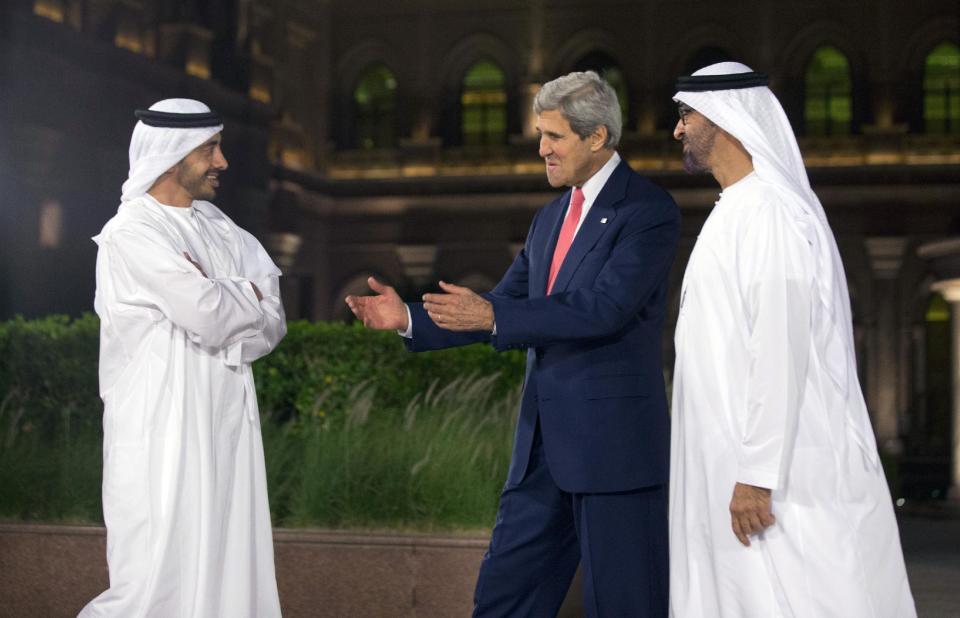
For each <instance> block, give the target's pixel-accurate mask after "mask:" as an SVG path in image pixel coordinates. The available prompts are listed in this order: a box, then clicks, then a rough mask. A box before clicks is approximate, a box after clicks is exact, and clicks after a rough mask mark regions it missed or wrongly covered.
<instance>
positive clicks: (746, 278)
mask: <svg viewBox="0 0 960 618" xmlns="http://www.w3.org/2000/svg"><path fill="white" fill-rule="evenodd" d="M801 215H802V213H798V212H797V209H796V208H795V207H794V206H791V205H790V202H789V200H785V199H784V196H783V193H781V192H780V191H779V190H778V189H777V188H776V187H775V186H774V185H772V184H769V183H766V182H764V181H763V180H761V179H760V178H758V177H757V176H756V175H755V174H750V175H749V176H747V177H746V178H744V179H742V180H741V181H739V182H737V183H735V184H734V185H732V186H730V187H728V188H727V189H726V190H724V191H723V193H722V194H721V197H720V200H719V201H718V202H717V204H716V206H715V207H714V209H713V211H712V212H711V213H710V216H709V217H708V219H707V221H706V223H705V224H704V226H703V229H702V231H701V233H700V236H699V237H698V239H697V242H696V245H695V247H694V249H693V253H692V255H691V257H690V260H689V262H688V264H687V270H686V274H685V276H684V282H683V289H682V292H681V301H680V315H679V318H678V322H677V331H676V337H675V343H676V353H677V359H676V367H675V371H674V382H673V407H672V414H673V419H672V440H671V449H672V452H671V481H670V604H671V615H672V616H673V617H675V618H699V617H708V618H718V617H730V618H734V617H736V618H746V617H757V618H771V617H776V616H791V617H796V618H808V617H818V618H819V617H825V616H835V617H837V618H858V617H868V616H869V617H880V616H885V617H886V616H889V617H890V618H894V617H896V618H903V617H910V616H915V615H916V612H915V610H914V605H913V599H912V597H911V594H910V589H909V585H908V583H907V576H906V570H905V568H904V562H903V555H902V552H901V549H900V541H899V534H898V530H897V525H896V520H895V517H894V513H893V507H892V504H891V501H890V494H889V491H888V489H887V485H886V481H885V479H884V475H883V471H882V469H881V468H880V466H879V465H878V464H877V458H876V447H875V445H874V444H873V443H872V438H871V443H870V444H865V441H864V440H862V439H859V438H858V436H857V435H855V431H854V430H853V429H852V427H854V426H855V425H856V424H855V423H851V422H850V421H849V419H848V418H847V415H850V414H857V413H861V412H862V413H863V414H865V413H866V412H865V409H863V408H862V405H863V403H862V395H861V393H860V390H859V387H858V386H857V385H856V384H853V385H852V386H851V389H850V393H849V395H848V397H849V402H847V400H843V399H838V398H842V397H844V395H841V394H840V393H839V392H838V389H837V388H836V386H835V385H834V383H833V382H831V381H830V379H829V377H828V376H827V374H826V371H825V368H824V365H823V362H822V359H823V358H824V357H825V356H824V354H825V350H823V349H820V347H821V344H819V343H817V341H821V340H822V338H818V336H817V334H818V329H821V328H823V327H824V326H823V324H824V320H825V316H822V315H820V314H819V312H820V310H819V305H818V304H817V303H816V302H815V300H816V297H815V296H814V294H816V281H815V277H814V272H815V268H814V263H813V261H814V257H813V256H814V254H815V253H814V251H813V249H812V243H813V242H814V240H813V239H814V235H813V234H812V233H811V231H810V230H809V229H805V227H804V226H805V225H807V224H805V223H804V218H803V217H802V216H801ZM849 373H850V375H851V376H852V379H853V380H856V371H855V368H853V367H851V371H850V372H849ZM831 411H832V412H831ZM871 449H872V451H871ZM737 482H740V483H745V484H750V485H757V486H760V487H767V488H771V489H773V490H774V491H773V494H772V508H773V514H774V516H775V517H776V524H775V525H774V526H773V527H771V528H769V529H767V530H766V531H765V532H764V533H762V534H761V535H758V536H754V537H752V538H751V546H750V547H744V546H743V545H741V544H740V542H739V541H738V540H737V538H736V537H735V536H734V533H733V531H732V528H731V516H730V510H729V507H730V500H731V497H732V494H733V488H734V485H735V484H736V483H737Z"/></svg>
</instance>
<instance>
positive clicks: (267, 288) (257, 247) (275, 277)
mask: <svg viewBox="0 0 960 618" xmlns="http://www.w3.org/2000/svg"><path fill="white" fill-rule="evenodd" d="M237 229H238V230H239V232H240V234H241V237H242V248H241V251H242V253H243V255H241V262H242V264H243V275H244V277H246V278H247V279H248V280H249V281H251V282H252V283H253V284H254V285H256V286H257V289H258V290H260V294H261V295H262V296H263V299H262V300H261V301H260V309H261V310H262V311H263V328H262V330H260V331H258V332H257V333H255V334H253V335H252V336H248V337H244V338H243V339H240V340H239V341H236V342H234V343H233V344H232V345H231V346H230V348H229V349H228V350H227V354H226V362H227V364H228V365H233V366H236V365H239V364H241V363H252V362H253V361H255V360H257V359H258V358H261V357H263V356H266V355H267V354H269V353H270V352H272V351H273V349H274V348H275V347H276V346H277V344H278V343H280V340H281V339H283V337H284V336H285V335H286V334H287V318H286V314H285V313H284V310H283V301H281V299H280V269H279V268H277V266H276V265H275V264H274V263H273V260H271V259H270V256H269V255H268V254H267V252H266V250H265V249H264V248H263V246H262V245H261V244H260V242H259V241H257V239H256V238H254V237H253V235H252V234H250V233H249V232H247V231H246V230H243V229H240V228H237Z"/></svg>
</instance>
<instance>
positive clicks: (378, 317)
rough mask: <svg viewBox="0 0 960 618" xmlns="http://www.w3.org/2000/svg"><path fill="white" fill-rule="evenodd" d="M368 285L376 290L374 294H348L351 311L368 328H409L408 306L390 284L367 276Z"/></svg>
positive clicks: (347, 299) (403, 329)
mask: <svg viewBox="0 0 960 618" xmlns="http://www.w3.org/2000/svg"><path fill="white" fill-rule="evenodd" d="M367 285H369V286H370V289H371V290H373V291H374V292H376V294H375V295H373V296H353V295H350V296H347V298H346V299H345V300H346V302H347V306H348V307H350V311H353V315H355V316H357V319H358V320H360V321H361V322H363V325H364V326H366V327H367V328H373V329H375V330H400V331H405V330H407V326H408V321H407V308H406V306H405V305H404V304H403V301H402V300H401V299H400V296H399V295H398V294H397V291H396V290H395V289H393V288H392V287H390V286H389V285H384V284H383V283H380V282H379V281H377V280H376V279H374V278H373V277H368V278H367Z"/></svg>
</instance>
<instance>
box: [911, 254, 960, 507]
mask: <svg viewBox="0 0 960 618" xmlns="http://www.w3.org/2000/svg"><path fill="white" fill-rule="evenodd" d="M917 254H918V255H919V256H920V257H921V258H923V259H925V260H926V261H927V263H928V265H929V266H930V270H931V271H932V272H933V274H934V275H935V276H936V277H937V278H938V279H939V281H937V282H936V283H934V284H933V285H932V286H930V287H931V289H933V290H934V291H936V292H940V293H941V294H943V297H944V299H946V301H947V302H948V303H950V318H951V320H950V324H951V329H950V376H951V380H950V381H951V387H952V388H951V391H952V397H951V399H952V406H951V407H952V410H951V412H952V413H951V420H952V427H953V428H952V430H951V433H952V434H953V435H952V436H951V437H952V440H951V443H950V446H951V458H950V459H951V463H950V490H949V492H948V495H949V496H950V498H951V499H952V500H954V501H960V238H948V239H944V240H939V241H935V242H930V243H927V244H925V245H923V246H921V247H920V248H919V249H917Z"/></svg>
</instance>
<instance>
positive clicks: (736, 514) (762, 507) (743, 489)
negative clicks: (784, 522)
mask: <svg viewBox="0 0 960 618" xmlns="http://www.w3.org/2000/svg"><path fill="white" fill-rule="evenodd" d="M776 521H777V520H776V518H775V517H774V516H773V511H772V510H771V506H770V490H769V489H767V488H766V487H756V486H754V485H746V484H744V483H737V484H736V486H734V488H733V498H731V499H730V523H731V525H732V527H733V534H734V535H736V537H737V539H739V540H740V542H741V543H743V544H744V545H745V546H747V547H750V538H749V537H750V535H752V534H760V533H761V532H763V531H764V530H766V529H767V528H769V527H770V526H772V525H773V524H775V523H776Z"/></svg>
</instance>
